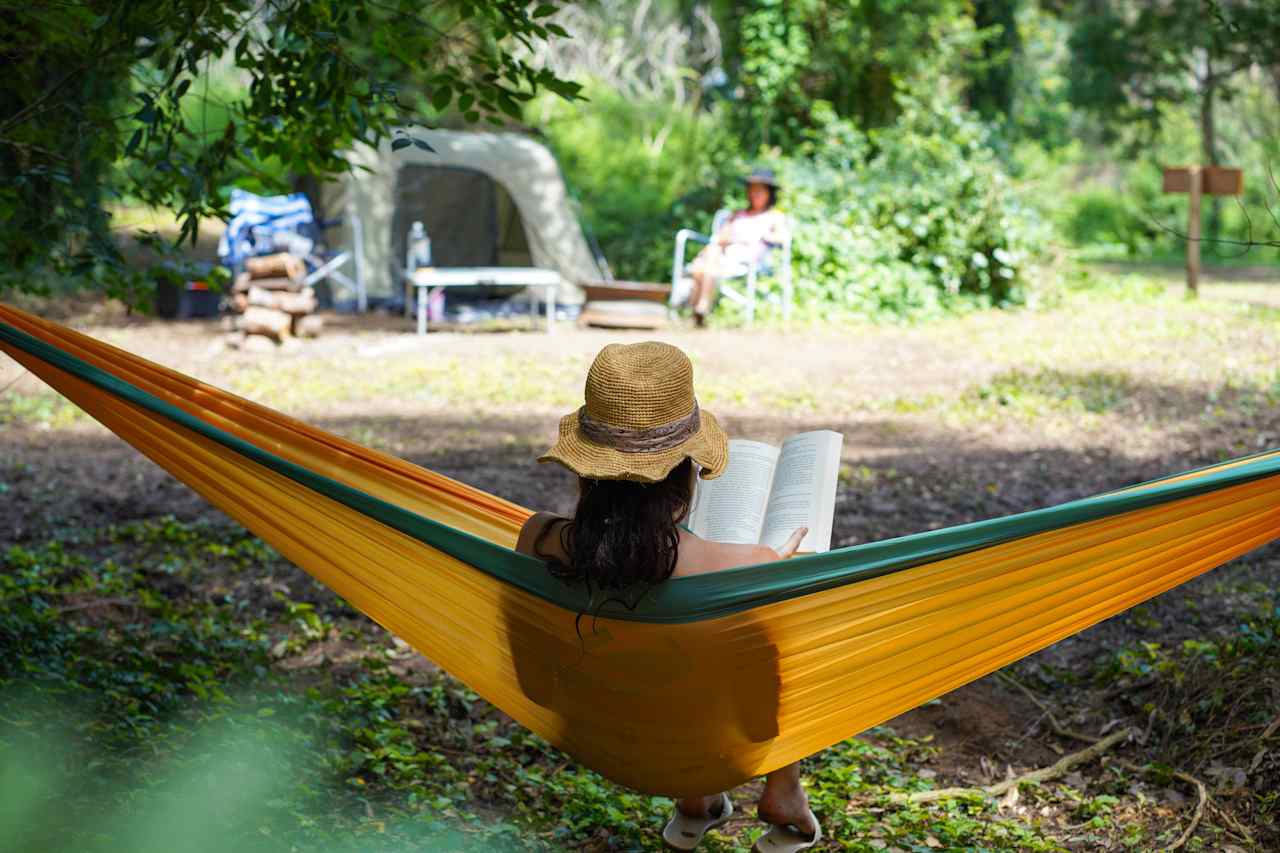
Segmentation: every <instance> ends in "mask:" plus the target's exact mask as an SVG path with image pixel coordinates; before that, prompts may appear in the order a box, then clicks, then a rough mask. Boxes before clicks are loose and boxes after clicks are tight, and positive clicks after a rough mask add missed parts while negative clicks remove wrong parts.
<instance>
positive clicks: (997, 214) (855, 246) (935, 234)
mask: <svg viewBox="0 0 1280 853" xmlns="http://www.w3.org/2000/svg"><path fill="white" fill-rule="evenodd" d="M784 162H785V173H786V175H787V177H788V185H789V195H788V209H789V210H790V211H791V214H792V216H793V218H794V220H795V222H796V230H797V238H796V249H795V255H796V266H795V272H796V275H797V280H798V282H799V283H800V291H799V293H800V296H801V298H802V299H804V300H807V301H813V302H821V303H834V304H838V305H844V306H846V307H849V308H853V309H855V310H858V311H861V312H864V313H870V314H879V313H890V314H898V315H911V314H916V313H920V312H922V311H923V312H931V311H934V310H937V309H939V308H942V307H945V306H947V305H955V304H958V303H969V304H973V303H976V304H979V305H1005V304H1012V303H1018V302H1021V301H1022V300H1023V298H1024V295H1025V293H1024V290H1025V283H1026V279H1027V268H1028V265H1029V263H1030V262H1031V261H1032V260H1033V259H1034V257H1035V256H1036V254H1037V252H1038V249H1039V248H1040V246H1041V245H1042V244H1043V242H1044V240H1045V238H1046V234H1047V232H1046V230H1045V228H1044V226H1043V223H1042V222H1041V220H1040V218H1039V217H1038V216H1037V215H1036V214H1035V213H1034V211H1031V210H1029V209H1028V208H1026V207H1025V206H1024V205H1022V204H1021V203H1020V201H1019V199H1018V197H1017V195H1016V194H1015V193H1014V191H1013V188H1012V186H1011V185H1010V182H1009V179H1008V177H1007V175H1006V174H1005V171H1004V169H1003V167H1002V166H1001V164H1000V163H999V161H998V160H997V159H996V157H995V155H994V154H993V153H992V151H991V148H990V147H989V145H988V140H987V132H986V130H985V128H984V127H983V126H982V124H981V123H979V122H978V121H977V120H976V119H975V118H974V117H973V116H972V115H971V114H970V113H967V112H965V111H963V110H961V109H960V108H957V107H942V106H939V105H936V104H926V103H923V102H920V101H916V100H911V99H904V100H903V104H902V115H901V117H900V119H899V120H898V121H897V122H896V123H895V124H894V125H891V126H890V127H887V128H884V129H881V130H878V131H873V132H872V133H871V134H869V135H864V134H862V133H860V132H859V131H858V130H857V129H856V128H854V127H852V126H851V125H850V124H849V123H847V122H844V121H840V120H837V119H835V118H833V117H829V118H821V120H820V121H819V122H818V126H817V129H816V130H815V131H813V132H812V133H811V134H810V138H809V140H808V141H807V142H806V143H805V145H804V146H803V147H802V148H801V150H800V151H798V152H797V156H795V157H793V158H791V159H790V160H788V161H784Z"/></svg>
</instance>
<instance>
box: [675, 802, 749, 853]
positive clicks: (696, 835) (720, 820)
mask: <svg viewBox="0 0 1280 853" xmlns="http://www.w3.org/2000/svg"><path fill="white" fill-rule="evenodd" d="M720 796H721V798H722V805H721V806H720V814H718V815H716V816H715V817H689V816H688V815H686V814H684V813H683V812H681V811H680V809H679V808H676V809H675V810H674V813H673V814H672V815H671V820H669V821H667V825H666V827H665V828H664V829H663V830H662V840H663V842H664V843H665V844H666V845H667V847H668V848H670V849H672V850H692V849H694V848H695V847H697V846H698V842H699V841H701V840H702V836H704V835H706V834H707V832H709V831H710V830H713V829H715V828H716V827H718V826H724V825H725V824H726V823H728V822H729V818H731V817H733V800H731V799H729V795H728V794H721V795H720Z"/></svg>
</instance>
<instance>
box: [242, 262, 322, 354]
mask: <svg viewBox="0 0 1280 853" xmlns="http://www.w3.org/2000/svg"><path fill="white" fill-rule="evenodd" d="M244 267H245V268H244V272H242V273H240V275H239V276H237V277H236V280H235V284H233V285H232V287H231V299H230V307H231V310H232V311H234V312H235V314H236V315H237V316H236V317H235V320H234V323H233V328H234V329H235V333H234V334H233V335H232V340H231V341H230V343H231V344H232V345H233V346H239V347H243V348H245V349H268V348H274V345H276V344H287V343H290V342H291V341H292V340H293V339H295V338H314V337H316V336H317V335H319V334H320V330H321V329H322V328H323V326H324V321H323V320H322V319H321V318H320V317H317V316H315V310H316V304H317V303H316V293H315V290H313V289H312V288H310V287H306V286H305V285H304V280H305V279H306V275H307V267H306V265H305V264H304V263H303V262H302V259H301V258H297V257H295V256H293V255H290V254H288V253H287V252H281V253H280V254H278V255H265V256H263V257H258V258H249V259H248V260H246V261H245V262H244Z"/></svg>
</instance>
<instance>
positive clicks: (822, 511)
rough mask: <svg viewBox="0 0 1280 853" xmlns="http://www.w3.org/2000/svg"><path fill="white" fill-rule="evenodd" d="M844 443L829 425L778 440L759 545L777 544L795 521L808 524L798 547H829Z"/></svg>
mask: <svg viewBox="0 0 1280 853" xmlns="http://www.w3.org/2000/svg"><path fill="white" fill-rule="evenodd" d="M843 444H844V436H843V435H841V434H840V433H838V432H832V431H831V430H815V431H814V432H802V433H799V434H797V435H793V436H791V438H788V439H787V440H786V441H784V442H783V443H782V448H781V451H780V453H779V456H778V462H777V471H776V472H775V474H774V477H773V485H772V488H771V489H770V493H769V502H768V504H767V505H766V509H765V519H764V526H763V528H762V529H761V531H760V543H761V544H762V545H769V546H770V547H773V548H777V547H779V546H780V545H782V543H784V542H786V541H787V537H789V536H790V535H791V534H792V533H794V532H795V529H796V528H797V527H808V528H809V533H808V534H807V535H806V536H805V537H804V540H803V541H802V542H801V543H800V548H799V550H800V551H809V552H815V551H828V550H830V549H831V522H832V518H833V517H834V516H835V511H836V481H837V479H838V477H839V474H840V448H841V446H842V445H843Z"/></svg>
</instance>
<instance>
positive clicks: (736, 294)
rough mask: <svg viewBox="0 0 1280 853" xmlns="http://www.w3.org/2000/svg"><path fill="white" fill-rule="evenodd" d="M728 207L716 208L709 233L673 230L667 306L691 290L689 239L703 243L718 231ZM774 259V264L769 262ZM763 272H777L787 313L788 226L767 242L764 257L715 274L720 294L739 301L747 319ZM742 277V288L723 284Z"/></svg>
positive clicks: (677, 303) (681, 300) (787, 315)
mask: <svg viewBox="0 0 1280 853" xmlns="http://www.w3.org/2000/svg"><path fill="white" fill-rule="evenodd" d="M730 215H731V211H729V210H727V209H726V210H718V211H716V215H715V218H714V219H713V220H712V221H711V236H708V235H706V234H701V233H699V232H697V231H694V230H692V229H690V228H681V229H680V230H679V231H677V232H676V248H675V255H674V257H673V259H672V263H671V297H670V300H669V302H668V306H669V308H670V310H671V311H673V312H674V311H675V310H676V309H677V308H679V307H680V306H681V305H684V304H685V303H687V302H688V301H689V296H690V294H691V293H692V291H693V279H692V278H691V277H690V275H689V263H688V261H687V260H686V258H685V250H686V248H687V246H688V245H689V243H690V242H694V243H701V244H703V245H706V244H708V243H710V242H711V241H712V240H713V239H714V235H716V234H718V233H719V232H720V228H721V227H722V226H723V225H724V224H725V223H726V222H728V220H729V216H730ZM775 259H776V261H777V266H776V267H775V266H774V265H773V262H774V261H775ZM763 275H777V277H778V280H779V281H780V282H781V283H782V296H781V298H782V316H783V317H784V318H790V317H791V301H792V287H791V229H790V228H788V229H787V236H786V238H785V239H784V240H783V241H782V242H781V243H778V244H771V245H770V248H769V251H768V252H766V253H765V255H764V257H762V258H761V259H759V260H757V261H756V262H754V263H751V264H741V265H737V266H736V267H730V268H729V269H727V270H722V274H721V275H720V276H719V280H718V283H719V288H718V290H719V292H720V294H721V295H723V296H725V297H726V298H728V299H731V300H733V301H734V302H736V303H738V304H739V305H742V306H743V307H744V308H745V309H746V311H747V323H748V324H750V323H751V322H752V321H753V320H754V319H755V313H756V282H757V280H758V279H759V278H760V276H763ZM739 279H742V280H745V282H746V288H745V290H739V289H738V288H737V287H735V286H733V285H730V284H726V282H730V281H736V280H739Z"/></svg>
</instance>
